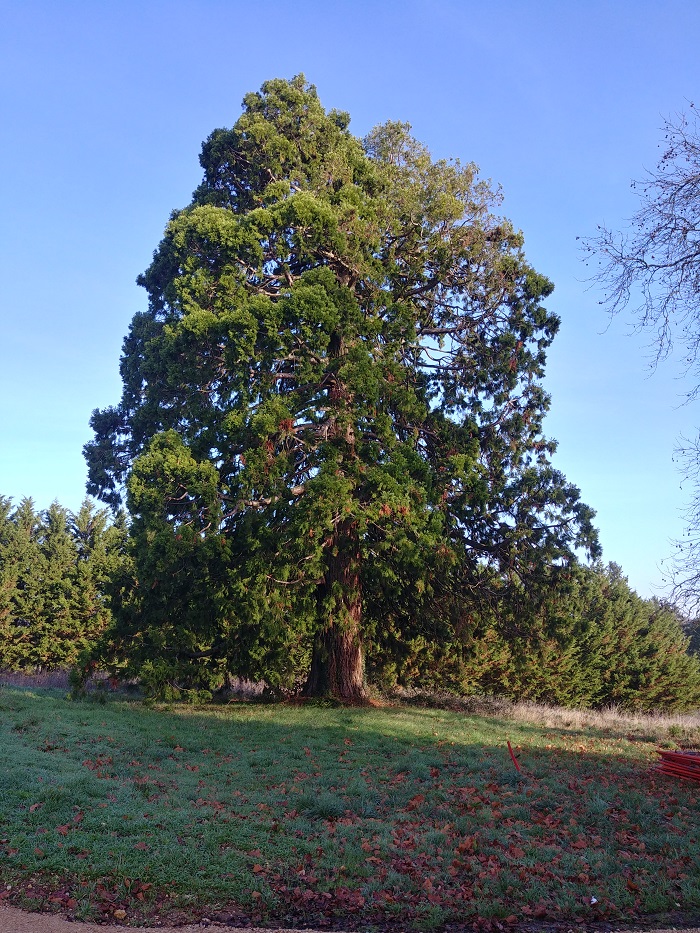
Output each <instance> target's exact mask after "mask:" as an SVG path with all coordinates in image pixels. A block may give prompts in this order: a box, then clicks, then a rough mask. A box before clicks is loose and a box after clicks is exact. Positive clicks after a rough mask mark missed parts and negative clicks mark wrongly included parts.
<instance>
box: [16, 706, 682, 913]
mask: <svg viewBox="0 0 700 933" xmlns="http://www.w3.org/2000/svg"><path fill="white" fill-rule="evenodd" d="M12 703H13V705H14V706H15V709H14V710H13V717H14V718H13V719H12V721H10V719H6V720H3V721H2V722H1V723H0V733H1V734H0V739H1V740H2V747H1V748H0V812H1V815H2V825H3V832H2V836H1V837H0V865H2V877H3V879H8V882H7V883H12V884H13V885H14V888H13V890H14V891H15V894H14V895H13V897H18V896H19V894H18V893H17V892H22V891H24V893H25V894H26V893H27V890H28V887H27V886H28V885H29V884H32V885H33V888H32V891H33V892H34V894H36V892H37V891H39V890H44V891H51V890H54V894H53V895H51V896H53V897H54V901H53V904H54V905H59V906H60V907H61V909H63V910H68V911H72V912H73V913H76V912H78V913H80V915H86V914H88V913H89V912H90V910H91V909H92V910H93V911H96V912H97V915H98V916H114V912H115V911H116V910H124V911H126V912H127V913H128V914H129V916H131V913H130V912H134V911H136V912H138V915H139V916H144V917H147V916H148V915H149V911H150V912H153V911H156V910H157V911H158V912H159V915H162V913H163V911H165V910H166V908H167V909H169V910H182V911H184V912H185V915H186V916H191V917H197V916H202V915H203V914H206V915H207V916H208V915H210V914H211V912H212V911H214V910H217V909H218V910H223V911H226V910H228V911H238V915H240V916H247V917H249V918H251V919H252V920H264V919H265V918H273V917H274V918H277V919H280V918H285V921H289V922H292V921H294V922H319V921H324V922H331V923H342V922H345V921H347V922H349V920H350V918H355V920H356V921H360V920H361V921H362V922H363V923H372V922H377V923H379V922H387V923H388V922H396V923H402V924H408V925H417V926H419V927H421V928H428V927H438V926H440V925H444V924H455V923H472V922H477V921H478V918H482V921H483V923H501V924H503V923H512V922H514V920H513V918H517V919H518V920H525V919H528V918H529V919H533V918H534V919H535V920H540V919H542V920H544V919H548V920H558V919H561V920H564V919H566V920H569V919H570V920H575V919H583V920H594V919H606V918H611V919H616V918H622V917H627V918H630V919H634V918H637V917H641V916H643V915H648V914H651V913H653V914H660V913H662V912H664V911H668V910H675V909H677V905H681V907H682V908H683V909H685V910H688V911H690V910H693V909H697V908H698V907H700V882H699V881H698V878H699V877H700V872H698V853H699V852H700V847H699V845H698V838H699V836H700V817H699V815H698V811H697V807H696V806H695V804H694V799H693V796H692V792H691V791H690V790H689V788H687V787H684V786H682V785H679V784H677V783H675V782H673V781H671V780H669V778H668V777H666V776H664V775H661V774H659V773H658V772H654V771H653V770H651V764H652V761H653V759H654V754H653V748H654V746H653V745H652V743H650V742H643V741H641V742H640V741H630V740H628V739H627V738H625V737H624V736H619V735H610V734H607V735H604V734H601V733H600V732H597V731H596V730H593V729H587V730H586V729H583V730H581V729H575V730H569V731H567V730H565V729H552V728H546V727H540V726H533V725H529V724H527V723H522V722H521V723H513V722H507V721H504V720H499V719H497V718H488V717H482V718H480V717H477V716H465V715H463V714H460V713H453V712H448V711H444V710H436V709H431V710H423V709H410V710H407V709H401V708H386V709H367V710H362V709H358V710H344V709H336V708H317V707H311V708H307V707H303V706H289V705H278V706H269V705H264V706H263V705H252V704H234V705H231V706H228V707H225V708H223V707H208V708H200V709H192V708H176V709H172V710H157V709H147V708H145V707H143V706H141V705H139V704H134V703H122V702H110V703H108V704H106V705H105V706H101V707H99V708H97V707H93V706H89V705H78V704H71V703H69V702H67V701H66V700H65V699H63V698H62V697H61V695H60V694H57V693H51V692H50V691H46V692H42V691H34V692H32V691H21V690H15V691H12ZM30 719H35V720H36V722H35V723H34V724H33V726H32V729H31V730H29V729H23V730H15V729H13V723H14V722H15V721H17V722H27V721H29V720H30ZM506 737H507V738H506ZM507 739H510V741H511V743H512V746H513V751H514V754H515V755H517V756H518V761H519V763H520V766H521V768H522V773H518V772H516V771H515V769H514V767H513V763H512V760H511V758H510V756H509V753H508V749H507V744H506V743H507ZM52 879H54V880H53V881H52ZM52 885H53V889H52ZM56 898H57V899H56ZM45 900H46V901H47V902H49V903H52V902H51V897H50V896H48V895H47V896H46V897H45ZM73 902H75V903H73ZM69 904H70V905H73V906H69ZM91 904H92V905H93V907H92V908H91V907H90V905H91ZM168 905H170V906H169V907H168Z"/></svg>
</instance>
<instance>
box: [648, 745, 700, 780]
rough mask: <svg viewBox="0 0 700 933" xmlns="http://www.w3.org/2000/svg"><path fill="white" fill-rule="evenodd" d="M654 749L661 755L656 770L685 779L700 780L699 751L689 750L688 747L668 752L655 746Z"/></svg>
mask: <svg viewBox="0 0 700 933" xmlns="http://www.w3.org/2000/svg"><path fill="white" fill-rule="evenodd" d="M656 751H657V753H658V754H659V755H661V761H660V762H659V764H658V765H657V771H661V773H662V774H669V775H671V776H672V777H677V778H681V779H683V780H685V781H699V782H700V752H696V751H691V750H690V749H687V750H683V751H680V752H669V751H666V749H663V748H657V750H656Z"/></svg>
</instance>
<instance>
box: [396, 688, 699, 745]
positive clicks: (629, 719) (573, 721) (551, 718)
mask: <svg viewBox="0 0 700 933" xmlns="http://www.w3.org/2000/svg"><path fill="white" fill-rule="evenodd" d="M397 699H398V700H399V702H401V703H405V704H407V705H411V706H413V705H417V706H429V707H439V708H443V709H450V710H453V711H454V712H463V713H469V714H472V715H479V716H487V717H488V716H495V717H498V718H500V719H508V720H511V721H513V722H522V723H529V724H531V725H535V726H542V727H544V728H550V729H570V730H572V731H584V730H591V729H593V730H597V731H599V732H602V733H605V734H607V735H615V736H623V737H628V738H634V739H643V740H645V741H651V742H661V743H664V742H668V741H669V740H674V741H675V743H677V744H681V745H684V746H690V745H700V710H695V711H694V712H691V713H663V712H654V713H633V712H629V711H626V710H622V709H618V708H616V707H608V708H606V709H600V710H590V709H567V708H565V707H561V706H549V705H547V704H546V703H533V702H529V701H521V702H515V701H511V700H505V699H501V698H498V697H476V696H474V697H458V696H454V695H452V694H443V693H438V692H424V691H409V690H404V691H400V692H399V693H398V694H397Z"/></svg>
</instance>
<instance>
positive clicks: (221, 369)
mask: <svg viewBox="0 0 700 933" xmlns="http://www.w3.org/2000/svg"><path fill="white" fill-rule="evenodd" d="M348 123H349V118H348V116H347V115H346V114H344V113H340V112H337V111H330V112H326V111H324V109H323V108H322V106H321V104H320V102H319V99H318V96H317V94H316V91H315V89H314V88H313V87H311V86H309V85H307V84H306V83H305V81H304V79H303V77H297V78H295V79H294V80H292V81H283V80H275V81H270V82H267V83H266V84H264V85H263V87H262V89H261V91H260V92H259V93H252V94H249V95H248V96H247V97H246V98H245V100H244V113H243V115H242V116H241V117H240V119H239V120H238V122H237V123H236V124H235V126H234V127H233V128H232V129H230V130H216V131H215V132H214V133H212V135H211V136H210V137H209V139H208V140H207V141H206V142H205V143H204V146H203V149H202V155H201V163H202V166H203V169H204V178H203V181H202V184H201V185H200V186H199V188H198V189H197V190H196V191H195V193H194V196H193V200H192V202H191V204H190V205H189V206H188V207H186V208H185V209H184V210H181V211H177V212H175V213H174V214H173V216H172V217H171V220H170V222H169V224H168V226H167V228H166V232H165V236H164V238H163V240H162V242H161V243H160V246H159V247H158V249H157V250H156V253H155V255H154V259H153V262H152V264H151V265H150V267H149V268H148V269H147V271H146V272H145V273H144V274H143V275H142V276H141V277H140V279H139V282H140V284H141V285H143V286H144V288H145V289H146V291H147V292H148V297H149V305H148V310H147V311H145V312H143V313H139V314H137V315H136V316H135V317H134V320H133V322H132V325H131V329H130V332H129V334H128V336H127V338H126V340H125V343H124V353H123V357H122V363H121V373H122V378H123V383H124V391H123V396H122V399H121V402H120V404H119V405H118V406H117V407H115V408H109V409H107V410H104V411H96V412H95V413H94V414H93V418H92V426H93V428H94V431H95V439H94V441H93V442H92V443H90V444H88V445H87V447H86V457H87V460H88V464H89V475H90V480H89V490H90V492H92V493H94V494H95V495H97V496H99V497H101V498H102V499H103V500H104V501H107V502H110V503H112V504H117V503H118V502H119V501H120V497H121V495H122V494H123V490H124V488H126V489H127V490H128V493H127V499H128V504H129V508H130V511H131V514H132V552H133V556H134V565H133V570H132V573H131V575H130V576H128V578H125V579H124V580H122V581H121V584H120V587H119V594H118V598H116V599H115V605H116V608H115V613H116V615H117V619H118V624H117V627H116V628H115V632H114V637H115V639H116V640H117V642H119V643H120V644H121V646H122V649H124V648H127V649H128V650H129V651H130V652H131V653H132V656H138V658H139V663H142V662H144V661H146V660H148V659H150V662H152V661H158V662H162V663H164V664H166V666H167V665H170V668H169V670H171V671H172V675H173V676H177V675H178V671H182V670H183V669H185V668H187V667H188V665H189V667H190V668H192V666H194V667H196V668H197V669H200V670H202V669H208V670H211V669H212V668H213V669H215V670H217V671H219V672H221V671H225V670H228V671H232V672H235V673H247V674H249V675H258V676H260V675H263V676H265V677H267V679H268V680H270V679H272V680H274V679H275V677H282V676H283V675H285V674H287V675H289V674H290V672H291V673H292V674H293V673H294V672H296V673H297V674H298V671H299V668H300V666H303V665H305V664H306V665H307V668H306V675H305V676H306V686H305V689H306V691H307V693H309V694H322V693H332V694H335V695H337V696H340V697H343V698H349V699H352V698H357V697H360V696H361V695H362V693H363V690H364V685H363V638H364V637H365V635H366V634H367V633H368V632H369V631H371V630H372V629H376V627H377V626H378V625H379V626H381V625H382V620H383V618H385V617H386V615H387V614H389V613H390V614H391V616H392V619H397V618H405V619H406V620H407V624H409V623H410V624H415V623H416V618H417V617H419V616H420V615H421V613H426V615H428V614H429V613H430V611H431V605H433V604H434V603H435V601H434V599H433V597H434V596H435V594H436V591H437V589H438V588H441V589H442V591H443V592H444V591H445V590H446V589H449V588H450V587H456V586H466V587H469V586H479V585H482V584H483V582H484V581H486V580H488V579H489V574H496V575H499V576H500V577H503V576H518V575H520V576H522V577H524V576H526V575H527V573H528V572H529V571H530V570H531V569H532V568H533V567H535V566H539V565H541V563H542V562H543V561H545V562H554V563H556V562H561V561H562V560H566V559H569V558H570V557H571V554H572V551H573V550H574V549H575V548H577V547H585V548H588V549H591V550H593V551H595V549H596V542H595V533H594V531H593V528H592V526H591V517H592V513H591V511H590V510H589V509H588V508H587V507H586V506H584V505H583V504H582V503H580V502H579V499H578V491H577V490H576V489H575V488H574V487H572V486H570V485H569V484H567V482H566V480H565V479H564V477H563V476H562V475H561V474H560V473H558V472H557V471H555V470H554V469H553V468H552V466H551V464H550V455H551V453H552V451H553V449H554V445H553V443H552V442H551V441H549V440H547V439H546V438H545V437H544V436H543V433H542V421H543V417H544V414H545V412H546V410H547V407H548V397H547V395H546V394H545V392H544V391H543V389H542V386H541V377H542V375H543V367H544V362H545V351H546V348H547V347H548V345H549V343H550V341H551V340H552V338H553V336H554V335H555V333H556V330H557V326H558V320H557V318H556V317H555V316H554V315H552V314H550V313H548V312H547V311H546V310H545V308H544V307H543V306H542V301H543V299H545V298H546V297H547V295H549V293H550V292H551V289H552V286H551V284H550V283H549V282H548V281H547V279H545V278H543V277H542V276H541V275H538V274H537V273H536V272H535V271H534V270H533V269H532V268H531V267H530V266H529V265H528V264H527V262H526V261H525V259H524V257H523V254H522V236H521V235H520V234H519V233H517V232H515V231H514V230H513V228H512V227H511V225H510V224H509V223H508V222H507V221H505V220H503V219H502V218H500V217H498V216H496V215H495V214H494V213H493V209H494V206H495V205H496V204H497V202H498V198H497V195H496V194H495V193H494V192H493V191H492V190H491V189H490V188H489V187H488V185H487V184H486V183H484V182H483V181H479V180H478V179H477V176H476V169H475V167H474V166H473V165H462V164H460V163H458V162H449V163H448V162H442V161H439V162H435V161H432V159H431V157H430V155H429V153H428V152H427V151H426V150H425V148H424V147H422V146H421V145H420V144H419V143H417V142H416V141H415V140H414V139H413V138H412V137H411V136H410V135H409V128H408V127H407V126H405V125H401V124H396V123H390V124H387V125H384V126H381V127H379V128H377V129H375V130H374V131H373V132H372V133H371V134H370V135H369V136H368V137H367V138H366V139H365V140H364V141H361V140H359V139H357V138H356V137H354V136H352V135H351V134H350V133H349V132H348V129H347V127H348ZM397 607H400V608H401V611H400V612H398V613H397V611H396V610H397ZM150 662H149V663H150Z"/></svg>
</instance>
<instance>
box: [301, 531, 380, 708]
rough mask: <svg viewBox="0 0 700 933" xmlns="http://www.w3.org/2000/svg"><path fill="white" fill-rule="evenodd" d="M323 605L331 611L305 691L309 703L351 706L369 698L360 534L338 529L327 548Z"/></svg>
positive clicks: (318, 640) (321, 589)
mask: <svg viewBox="0 0 700 933" xmlns="http://www.w3.org/2000/svg"><path fill="white" fill-rule="evenodd" d="M319 602H320V605H321V607H322V609H323V608H325V607H328V606H329V605H330V606H331V607H332V608H331V611H330V613H329V616H328V619H327V622H326V625H325V626H324V628H323V629H322V630H321V631H320V632H318V633H317V635H316V639H315V641H314V649H313V655H312V658H311V670H310V671H309V677H308V680H307V681H306V685H305V686H304V695H305V696H309V697H321V696H332V697H335V698H336V699H338V700H342V701H343V702H349V703H357V702H361V701H362V700H364V698H365V695H366V694H365V682H364V658H363V653H362V628H361V626H362V592H361V587H360V554H359V544H358V541H357V532H356V529H355V528H354V527H353V525H352V524H351V523H349V522H348V523H345V524H344V525H341V526H339V528H338V529H337V530H336V532H335V534H334V535H333V540H332V542H329V547H328V563H327V567H326V574H325V577H324V579H323V582H322V583H321V584H320V586H319Z"/></svg>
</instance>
